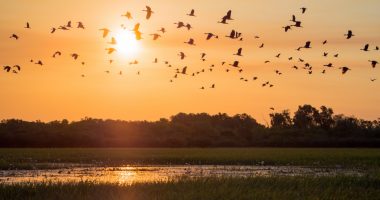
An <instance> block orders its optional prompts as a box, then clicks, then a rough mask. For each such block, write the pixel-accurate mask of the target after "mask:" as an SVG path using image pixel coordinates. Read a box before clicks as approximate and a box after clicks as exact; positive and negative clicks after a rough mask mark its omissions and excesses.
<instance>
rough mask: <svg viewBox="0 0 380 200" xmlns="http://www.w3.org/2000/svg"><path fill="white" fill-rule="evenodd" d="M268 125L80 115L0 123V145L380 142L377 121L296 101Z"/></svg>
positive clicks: (240, 118)
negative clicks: (73, 119) (72, 119)
mask: <svg viewBox="0 0 380 200" xmlns="http://www.w3.org/2000/svg"><path fill="white" fill-rule="evenodd" d="M270 118H271V126H270V127H266V126H264V125H262V124H259V123H258V122H257V121H256V120H255V119H253V118H252V117H251V116H249V115H247V114H239V115H235V116H228V115H227V114H217V115H209V114H206V113H201V114H184V113H179V114H177V115H175V116H172V117H171V118H170V119H161V120H159V121H155V122H148V121H119V120H101V119H92V118H85V119H83V120H81V121H78V122H69V121H68V120H62V121H53V122H49V123H43V122H39V121H36V122H26V121H22V120H16V119H10V120H3V121H1V123H0V147H380V121H367V120H362V119H357V118H355V117H347V116H344V115H335V114H334V112H333V110H332V109H331V108H328V107H325V106H322V107H321V108H320V109H317V108H314V107H313V106H310V105H304V106H299V108H298V110H297V111H296V112H295V113H294V115H293V116H291V114H290V112H289V111H288V110H285V111H282V112H274V113H272V114H270Z"/></svg>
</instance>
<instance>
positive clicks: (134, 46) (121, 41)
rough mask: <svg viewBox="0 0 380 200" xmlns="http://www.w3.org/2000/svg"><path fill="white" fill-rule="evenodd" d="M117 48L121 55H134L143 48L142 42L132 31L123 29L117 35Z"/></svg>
mask: <svg viewBox="0 0 380 200" xmlns="http://www.w3.org/2000/svg"><path fill="white" fill-rule="evenodd" d="M115 39H116V42H117V44H116V50H117V52H118V54H119V55H120V56H123V57H133V56H135V55H137V54H138V53H139V52H140V50H141V44H140V42H139V41H137V40H136V37H135V35H134V34H133V32H132V31H129V30H122V31H120V32H118V33H117V34H116V35H115Z"/></svg>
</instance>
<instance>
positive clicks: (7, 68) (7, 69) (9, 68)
mask: <svg viewBox="0 0 380 200" xmlns="http://www.w3.org/2000/svg"><path fill="white" fill-rule="evenodd" d="M3 69H4V71H6V72H9V71H11V69H12V68H11V67H10V66H3Z"/></svg>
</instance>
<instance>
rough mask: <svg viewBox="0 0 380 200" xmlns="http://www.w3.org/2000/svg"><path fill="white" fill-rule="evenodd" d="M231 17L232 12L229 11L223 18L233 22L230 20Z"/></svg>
mask: <svg viewBox="0 0 380 200" xmlns="http://www.w3.org/2000/svg"><path fill="white" fill-rule="evenodd" d="M231 15H232V10H229V11H228V12H227V15H226V16H225V17H226V18H227V20H234V19H232V18H231Z"/></svg>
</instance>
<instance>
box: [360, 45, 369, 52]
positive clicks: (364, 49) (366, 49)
mask: <svg viewBox="0 0 380 200" xmlns="http://www.w3.org/2000/svg"><path fill="white" fill-rule="evenodd" d="M360 50H362V51H369V44H366V45H365V46H364V48H363V49H360Z"/></svg>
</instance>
